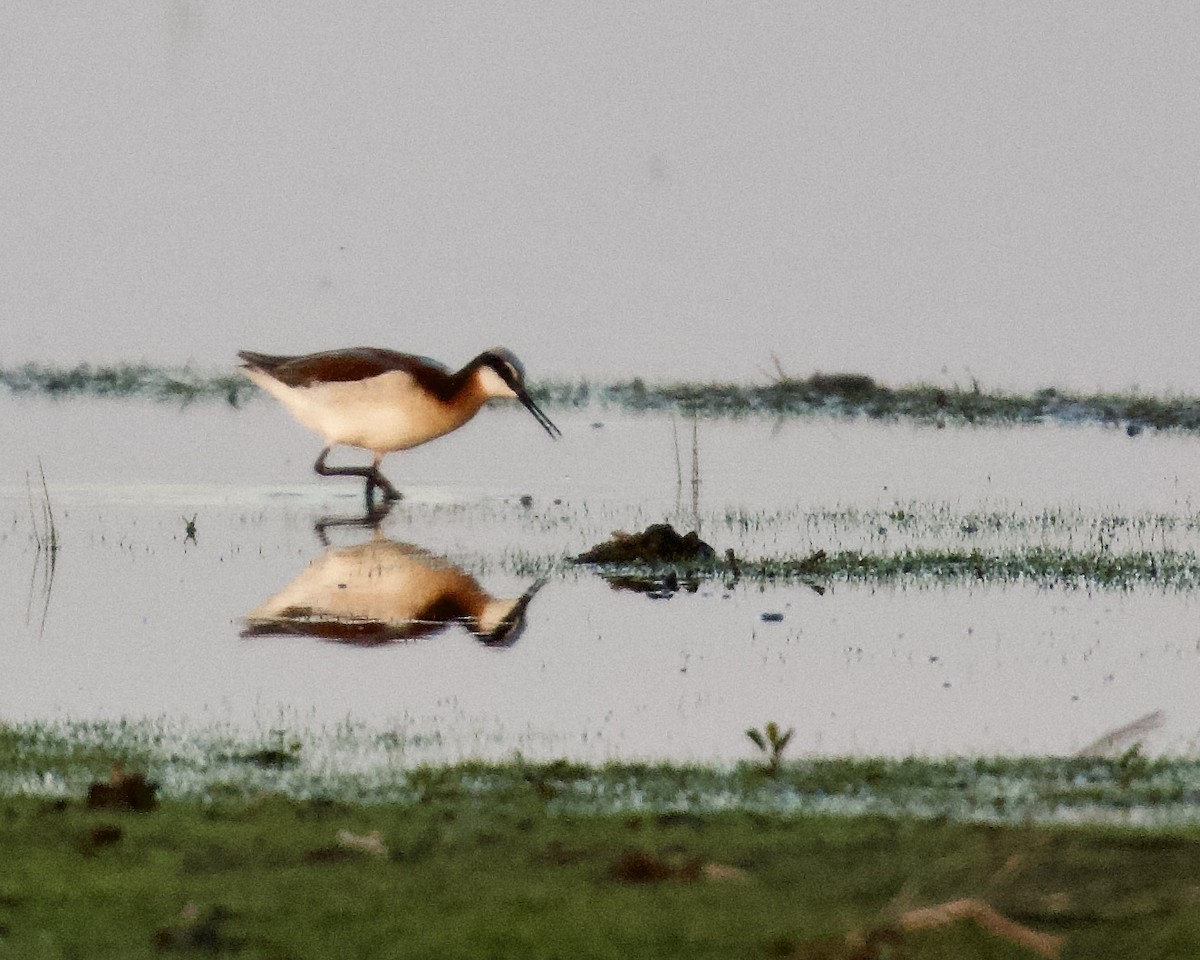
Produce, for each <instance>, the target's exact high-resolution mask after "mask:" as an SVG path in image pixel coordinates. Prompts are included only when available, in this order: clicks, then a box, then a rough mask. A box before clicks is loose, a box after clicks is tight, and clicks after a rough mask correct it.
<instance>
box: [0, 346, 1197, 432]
mask: <svg viewBox="0 0 1200 960" xmlns="http://www.w3.org/2000/svg"><path fill="white" fill-rule="evenodd" d="M0 387H4V388H6V389H7V390H8V391H9V392H10V393H12V394H14V395H40V396H48V397H61V398H66V397H96V398H108V399H117V398H143V399H150V400H155V401H160V402H177V403H190V402H197V401H211V400H218V401H224V402H226V403H229V404H231V405H233V406H239V405H240V404H241V403H242V402H243V401H245V400H247V399H249V398H250V397H253V396H255V395H256V394H257V393H258V390H257V388H256V387H254V386H253V385H252V384H251V383H250V382H249V381H248V380H246V379H245V378H244V377H241V376H239V375H238V374H237V373H236V372H232V371H231V372H229V373H213V372H211V371H205V370H201V369H196V368H193V367H190V366H183V367H161V366H154V365H150V364H136V363H121V364H111V365H99V364H98V365H92V364H86V363H85V364H78V365H76V366H73V367H65V366H54V365H49V364H42V363H25V364H21V365H17V366H12V367H0ZM530 392H531V393H532V394H533V396H534V398H535V399H536V400H537V401H538V402H539V403H542V404H545V405H547V406H551V407H559V408H570V407H587V406H592V405H595V406H601V407H616V408H620V409H625V410H633V411H661V412H677V413H681V414H688V415H692V414H694V415H697V416H702V417H746V416H756V415H759V416H764V415H765V416H774V417H778V416H841V417H846V416H863V417H868V418H871V419H881V420H896V419H905V420H912V421H915V422H919V423H930V424H943V423H947V422H954V423H974V424H1016V423H1041V422H1047V421H1056V422H1062V423H1103V424H1109V425H1119V426H1122V427H1124V428H1125V429H1126V430H1127V432H1129V433H1130V434H1136V433H1138V432H1141V431H1142V430H1144V429H1156V430H1180V431H1187V432H1197V431H1200V397H1191V396H1185V395H1177V396H1154V395H1149V394H1141V393H1137V392H1123V393H1122V392H1116V393H1081V392H1078V391H1070V390H1059V389H1057V388H1054V387H1046V388H1043V389H1039V390H1036V391H1033V392H1031V393H1020V394H1018V393H1007V392H1003V391H986V390H983V389H981V388H980V387H979V385H978V384H973V385H972V386H971V387H970V388H962V387H957V386H951V387H942V386H936V385H930V384H914V385H908V386H899V387H890V386H885V385H883V384H879V383H876V382H875V381H874V380H873V379H872V378H871V377H868V376H865V375H862V374H839V375H827V374H814V375H812V376H810V377H806V378H795V377H788V376H780V377H779V378H777V379H775V380H774V381H773V382H770V383H767V384H738V383H715V382H714V383H694V382H674V383H647V382H646V381H644V380H642V379H641V378H638V377H635V378H632V379H629V380H622V381H616V382H612V383H592V382H589V381H587V380H583V379H580V380H547V381H542V382H538V383H535V384H533V385H532V387H531V391H530Z"/></svg>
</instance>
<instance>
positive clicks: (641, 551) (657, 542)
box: [575, 523, 717, 566]
mask: <svg viewBox="0 0 1200 960" xmlns="http://www.w3.org/2000/svg"><path fill="white" fill-rule="evenodd" d="M716 555H717V554H716V551H715V550H713V548H712V547H711V546H709V545H708V544H707V543H705V542H704V541H703V540H701V539H700V536H699V534H697V533H696V531H694V530H693V531H691V532H690V533H685V534H680V533H678V532H676V530H675V528H674V527H672V526H671V525H670V524H669V523H652V524H651V525H650V526H648V527H647V528H646V529H645V530H644V531H642V532H641V533H625V532H623V531H621V530H618V531H616V532H615V533H613V535H612V538H611V539H609V540H605V541H604V542H603V543H598V544H596V545H595V546H594V547H592V548H591V549H590V550H587V551H585V552H584V553H581V554H580V555H579V556H577V557H576V558H575V562H576V563H597V564H622V563H624V564H647V565H650V566H655V565H658V564H663V563H705V562H708V561H711V560H713V559H714V558H715V557H716Z"/></svg>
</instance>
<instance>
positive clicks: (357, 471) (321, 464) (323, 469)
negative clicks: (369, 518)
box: [313, 447, 400, 510]
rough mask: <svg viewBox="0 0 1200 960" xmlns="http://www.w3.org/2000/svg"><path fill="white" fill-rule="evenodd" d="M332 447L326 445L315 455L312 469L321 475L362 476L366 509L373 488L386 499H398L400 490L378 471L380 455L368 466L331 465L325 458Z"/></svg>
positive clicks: (371, 496)
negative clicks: (364, 485) (315, 460)
mask: <svg viewBox="0 0 1200 960" xmlns="http://www.w3.org/2000/svg"><path fill="white" fill-rule="evenodd" d="M331 449H332V447H326V448H325V449H324V450H322V451H321V455H320V456H319V457H317V462H316V463H314V464H313V469H314V470H316V471H317V473H319V474H320V475H321V476H323V477H362V478H363V479H364V480H366V481H367V490H366V493H367V509H368V510H370V508H371V502H372V500H373V499H374V493H375V488H376V487H378V488H379V489H380V490H382V491H383V495H384V497H385V498H386V499H388V500H399V499H400V491H399V490H397V489H396V488H395V487H393V486H392V485H391V483H389V482H388V479H387V477H385V476H384V475H383V474H382V473H380V472H379V461H380V460H382V459H383V457H382V456H379V455H376V457H375V462H374V463H373V464H372V465H371V466H369V467H331V466H328V465H327V464H326V463H325V458H326V457H327V456H328V455H329V451H330V450H331Z"/></svg>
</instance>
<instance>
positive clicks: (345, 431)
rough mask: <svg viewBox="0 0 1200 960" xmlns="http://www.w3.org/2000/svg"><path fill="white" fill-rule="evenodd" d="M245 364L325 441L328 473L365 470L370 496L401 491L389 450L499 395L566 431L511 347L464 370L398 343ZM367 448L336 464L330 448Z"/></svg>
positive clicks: (256, 358) (320, 467)
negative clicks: (367, 461) (387, 472)
mask: <svg viewBox="0 0 1200 960" xmlns="http://www.w3.org/2000/svg"><path fill="white" fill-rule="evenodd" d="M238 356H239V357H241V358H242V359H243V360H245V361H246V363H245V365H244V366H243V367H242V371H243V372H244V373H245V375H246V376H247V377H249V378H250V379H251V380H253V381H254V382H255V383H256V384H258V385H259V386H260V387H262V388H263V389H264V390H266V391H267V393H269V394H271V395H272V396H273V397H275V399H277V400H278V401H279V402H280V403H282V404H283V405H284V406H285V407H286V408H287V409H288V411H289V412H290V413H291V414H292V416H294V417H295V418H296V419H297V420H299V421H300V422H301V423H302V424H304V426H306V427H308V428H309V429H310V430H312V431H314V432H315V433H318V434H320V435H321V437H323V438H324V440H325V448H324V449H323V450H322V451H321V455H320V456H319V457H317V462H316V463H315V464H314V465H313V469H315V470H316V471H317V473H319V474H321V475H322V476H327V477H328V476H353V477H363V478H365V479H366V481H367V491H366V492H367V499H368V500H370V499H371V496H372V493H373V491H374V488H375V487H379V488H380V489H381V490H382V491H383V493H384V496H385V497H387V498H388V499H389V500H398V499H400V492H399V491H398V490H397V489H396V488H395V487H394V486H392V484H391V483H389V482H388V479H387V478H386V477H385V476H384V475H383V474H382V473H381V472H380V470H379V463H380V461H381V460H383V457H384V455H385V454H388V453H391V452H393V451H395V450H408V449H409V448H410V447H415V446H417V445H418V444H422V443H425V442H426V441H428V440H433V439H434V438H436V437H440V436H443V435H444V434H447V433H449V432H450V431H451V430H455V429H457V428H458V427H461V426H462V425H463V424H464V423H466V422H467V421H468V420H470V419H471V418H472V417H473V416H475V414H476V413H478V412H479V408H480V407H482V406H483V405H484V404H485V403H486V402H487V401H488V400H491V399H492V398H494V397H516V398H517V399H518V400H520V401H521V403H523V404H524V405H525V406H526V407H527V408H528V410H529V412H530V413H532V414H533V415H534V417H535V418H536V419H537V422H538V423H540V424H541V425H542V427H543V428H544V429H545V431H546V432H547V433H548V434H550V436H551V437H559V436H561V435H562V434H561V431H559V429H558V427H556V426H555V425H554V424H553V423H552V422H551V420H550V418H549V417H548V416H546V414H545V413H543V412H542V409H541V408H540V407H539V406H538V405H537V404H536V403H535V402H534V401H533V398H532V397H530V396H529V393H528V392H527V391H526V389H525V368H524V367H523V366H522V365H521V361H520V360H518V359H517V358H516V356H514V355H513V353H512V352H511V351H509V350H506V349H504V348H503V347H497V348H496V349H494V350H486V351H484V352H483V353H481V354H480V355H479V356H477V357H476V358H475V359H474V360H472V361H471V362H470V363H468V364H467V365H466V366H465V367H463V368H462V369H461V370H458V371H452V370H450V368H448V367H446V366H444V365H443V364H440V363H438V362H437V361H436V360H429V359H427V358H425V357H416V356H412V355H411V354H407V353H396V352H395V351H394V350H381V349H378V348H375V347H355V348H352V349H349V350H331V351H328V352H326V353H311V354H308V355H306V356H302V357H276V356H270V355H267V354H263V353H252V352H251V351H249V350H243V351H241V352H240V353H239V354H238ZM339 444H340V445H345V446H350V447H361V448H363V449H364V450H369V451H370V452H371V453H372V454H373V455H374V462H373V463H372V464H371V466H369V467H330V466H327V465H326V464H325V457H326V456H328V454H329V451H330V449H331V448H332V447H334V446H337V445H339Z"/></svg>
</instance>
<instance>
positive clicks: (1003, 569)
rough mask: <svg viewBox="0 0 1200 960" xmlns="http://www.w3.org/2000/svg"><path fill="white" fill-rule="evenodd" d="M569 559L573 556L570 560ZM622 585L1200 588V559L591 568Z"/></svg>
mask: <svg viewBox="0 0 1200 960" xmlns="http://www.w3.org/2000/svg"><path fill="white" fill-rule="evenodd" d="M563 563H564V564H566V563H570V561H564V562H563ZM587 566H588V567H589V568H590V569H594V570H595V571H596V572H598V573H600V574H601V575H603V576H605V577H607V578H610V579H612V580H614V581H615V582H617V583H618V584H620V583H638V582H645V583H651V582H655V581H658V580H663V579H664V578H666V579H669V580H673V581H674V582H678V581H684V582H686V581H692V582H699V581H703V580H723V581H725V582H726V583H728V584H729V585H731V586H732V585H734V584H736V583H739V582H743V581H745V582H760V583H761V582H773V581H775V582H803V583H808V584H809V585H811V586H815V587H822V586H826V585H829V584H831V583H837V582H850V583H853V582H863V583H891V584H896V585H898V586H921V585H932V584H955V583H969V582H972V581H980V582H984V583H1031V584H1035V585H1040V586H1047V587H1055V586H1062V587H1068V588H1069V587H1087V586H1094V587H1105V588H1113V589H1130V588H1134V587H1152V588H1154V587H1157V588H1159V589H1163V590H1192V589H1195V588H1196V587H1197V586H1200V556H1197V555H1196V554H1195V553H1193V552H1191V551H1173V550H1161V551H1131V552H1128V553H1119V552H1110V551H1108V550H1103V549H1098V550H1094V551H1077V550H1066V549H1054V548H1046V547H1031V548H1028V549H1017V550H1006V551H1004V552H1001V553H996V554H991V553H986V552H984V551H981V550H959V549H913V550H902V551H898V552H895V553H864V552H862V551H858V550H839V551H833V552H826V551H824V550H818V551H815V552H814V553H811V554H808V555H805V556H795V557H786V556H784V557H773V558H772V557H768V558H761V559H757V560H740V559H738V558H736V557H734V558H732V559H731V558H729V557H728V556H726V558H725V559H719V560H714V561H711V562H705V563H701V562H697V563H686V562H683V563H672V564H660V565H654V566H651V565H645V564H599V565H587ZM559 567H560V564H556V563H552V562H550V561H546V562H545V563H543V564H535V563H532V562H530V561H528V560H526V562H525V564H524V565H522V567H521V569H520V570H519V571H518V572H522V573H534V572H537V573H539V574H544V573H546V572H553V571H555V570H557V569H559Z"/></svg>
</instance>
